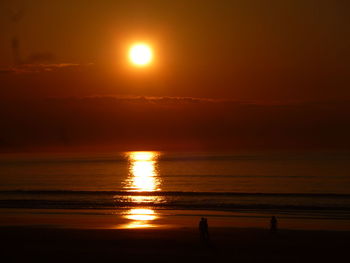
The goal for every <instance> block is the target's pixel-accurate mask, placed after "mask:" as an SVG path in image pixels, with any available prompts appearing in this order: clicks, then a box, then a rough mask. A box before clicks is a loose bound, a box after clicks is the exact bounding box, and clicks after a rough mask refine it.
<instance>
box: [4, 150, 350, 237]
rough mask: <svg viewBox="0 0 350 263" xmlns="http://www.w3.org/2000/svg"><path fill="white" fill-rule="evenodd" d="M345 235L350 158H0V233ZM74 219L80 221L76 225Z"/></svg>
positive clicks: (153, 154) (349, 223) (154, 154)
mask: <svg viewBox="0 0 350 263" xmlns="http://www.w3.org/2000/svg"><path fill="white" fill-rule="evenodd" d="M271 216H276V217H277V218H278V222H279V226H280V227H281V228H297V229H330V230H350V153H348V152H294V153H286V152H269V153H266V152H244V153H242V152H240V153H229V152H160V151H130V152H115V153H89V154H88V153H35V154H34V153H26V154H2V155H1V156H0V225H3V226H4V225H7V226H8V225H28V224H30V225H44V226H49V225H51V226H56V227H90V228H149V227H153V228H157V227H158V228H161V227H191V226H193V227H196V226H197V221H198V220H199V219H200V218H201V217H207V218H208V219H209V224H211V226H215V227H268V223H269V219H270V218H271ZM77 218H78V219H77Z"/></svg>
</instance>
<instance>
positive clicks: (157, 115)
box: [0, 97, 350, 151]
mask: <svg viewBox="0 0 350 263" xmlns="http://www.w3.org/2000/svg"><path fill="white" fill-rule="evenodd" d="M349 116H350V106H349V103H348V102H346V101H344V102H339V101H338V102H336V103H334V102H307V103H306V102H302V103H301V102H299V103H296V102H294V103H274V104H266V103H264V104H262V103H256V102H254V103H253V102H249V103H248V102H237V101H230V100H208V99H201V98H179V97H123V98H116V97H84V98H74V97H72V98H51V99H40V100H21V101H19V100H16V101H7V102H6V103H4V104H3V110H2V111H1V113H0V117H1V120H2V128H1V130H0V147H1V149H2V150H3V151H7V150H23V149H39V148H41V149H43V148H46V149H58V148H60V149H66V150H69V149H75V148H79V147H87V148H90V149H95V150H98V149H105V148H108V149H111V150H113V149H115V150H138V149H150V148H152V149H161V150H176V149H178V150H180V149H181V150H209V149H211V150H215V149H221V150H222V149H224V150H237V149H265V150H272V149H309V150H310V149H349V147H350V139H349V136H348V134H349V133H350V120H349Z"/></svg>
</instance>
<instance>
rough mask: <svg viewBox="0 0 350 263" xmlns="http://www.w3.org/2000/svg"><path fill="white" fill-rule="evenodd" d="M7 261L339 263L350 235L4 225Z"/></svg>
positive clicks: (2, 232) (4, 246) (336, 232)
mask: <svg viewBox="0 0 350 263" xmlns="http://www.w3.org/2000/svg"><path fill="white" fill-rule="evenodd" d="M0 235H1V248H2V251H3V252H2V258H3V259H5V261H3V262H224V261H227V262H338V261H343V259H344V258H347V255H348V251H347V248H348V244H349V242H350V232H341V231H301V230H279V231H278V233H277V234H271V233H269V231H268V230H267V229H255V228H211V229H210V238H211V240H210V243H209V244H203V243H201V242H200V240H199V234H198V229H197V228H196V227H192V228H190V227H188V228H176V229H132V230H130V229H129V230H120V229H117V230H116V229H69V228H66V229H59V228H46V227H1V228H0Z"/></svg>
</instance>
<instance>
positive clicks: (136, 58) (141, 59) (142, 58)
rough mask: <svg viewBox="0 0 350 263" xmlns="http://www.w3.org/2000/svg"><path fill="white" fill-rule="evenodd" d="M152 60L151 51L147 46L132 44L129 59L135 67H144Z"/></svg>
mask: <svg viewBox="0 0 350 263" xmlns="http://www.w3.org/2000/svg"><path fill="white" fill-rule="evenodd" d="M152 58H153V52H152V49H151V47H150V46H149V45H147V44H144V43H138V44H134V45H133V46H131V48H130V50H129V59H130V61H131V62H132V63H133V64H134V65H136V66H146V65H148V64H150V63H151V62H152Z"/></svg>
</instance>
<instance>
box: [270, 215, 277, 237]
mask: <svg viewBox="0 0 350 263" xmlns="http://www.w3.org/2000/svg"><path fill="white" fill-rule="evenodd" d="M270 232H271V233H276V232H277V218H276V217H275V216H273V217H271V221H270Z"/></svg>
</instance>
